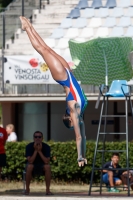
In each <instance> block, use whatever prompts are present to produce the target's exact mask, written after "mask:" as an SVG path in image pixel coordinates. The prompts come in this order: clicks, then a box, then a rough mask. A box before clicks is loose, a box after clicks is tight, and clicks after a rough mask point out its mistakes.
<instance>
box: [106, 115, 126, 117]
mask: <svg viewBox="0 0 133 200" xmlns="http://www.w3.org/2000/svg"><path fill="white" fill-rule="evenodd" d="M102 117H126V115H102Z"/></svg>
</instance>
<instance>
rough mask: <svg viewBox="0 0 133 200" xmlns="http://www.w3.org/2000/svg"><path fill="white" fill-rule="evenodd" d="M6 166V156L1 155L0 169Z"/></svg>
mask: <svg viewBox="0 0 133 200" xmlns="http://www.w3.org/2000/svg"><path fill="white" fill-rule="evenodd" d="M5 166H6V154H0V167H5Z"/></svg>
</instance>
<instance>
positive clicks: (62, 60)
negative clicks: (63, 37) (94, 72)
mask: <svg viewBox="0 0 133 200" xmlns="http://www.w3.org/2000/svg"><path fill="white" fill-rule="evenodd" d="M23 18H24V19H25V20H26V21H27V23H28V24H29V26H30V28H31V31H32V33H33V34H34V35H35V36H36V38H37V39H38V41H39V42H40V43H41V44H42V45H43V46H44V47H45V48H47V49H48V50H49V51H50V53H52V54H53V55H54V56H56V57H57V58H58V60H60V62H61V63H62V65H63V66H64V67H66V68H68V69H69V70H70V67H69V65H68V63H67V62H66V61H65V59H64V58H62V57H61V56H60V55H58V54H57V53H56V52H55V51H53V50H52V49H51V48H50V47H49V46H48V45H47V44H46V43H45V42H44V40H43V39H42V38H41V37H40V35H39V34H38V33H37V32H36V30H35V29H34V27H33V26H32V24H31V23H30V22H29V20H28V19H27V18H26V17H23Z"/></svg>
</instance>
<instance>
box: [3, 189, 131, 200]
mask: <svg viewBox="0 0 133 200" xmlns="http://www.w3.org/2000/svg"><path fill="white" fill-rule="evenodd" d="M14 191H15V190H14ZM107 198H109V199H111V200H112V199H114V200H120V199H124V200H127V199H129V198H133V194H131V195H130V196H127V194H126V193H124V194H123V193H121V192H120V193H103V194H102V195H99V193H98V192H95V193H92V195H91V196H88V192H81V193H80V192H70V193H69V192H61V193H55V194H54V195H52V196H46V195H45V193H33V192H32V193H31V194H30V195H28V196H25V195H22V191H21V192H17V193H15V192H13V191H12V192H11V191H10V192H9V193H8V192H6V193H0V200H42V199H43V200H79V199H80V200H86V199H89V200H96V199H98V200H107Z"/></svg>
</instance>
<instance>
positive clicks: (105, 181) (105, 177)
mask: <svg viewBox="0 0 133 200" xmlns="http://www.w3.org/2000/svg"><path fill="white" fill-rule="evenodd" d="M102 180H103V183H105V184H106V186H107V187H108V185H109V177H108V173H106V174H103V177H102Z"/></svg>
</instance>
